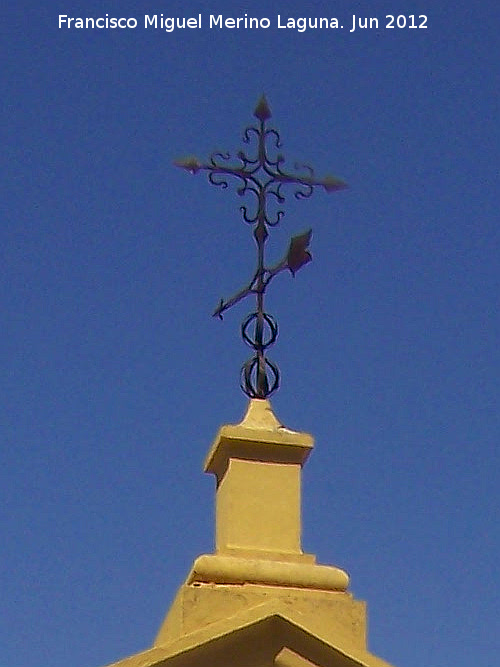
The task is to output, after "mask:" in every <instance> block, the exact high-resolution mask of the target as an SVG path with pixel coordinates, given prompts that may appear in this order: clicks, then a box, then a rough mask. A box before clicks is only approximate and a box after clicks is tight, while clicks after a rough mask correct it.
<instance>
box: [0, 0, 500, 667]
mask: <svg viewBox="0 0 500 667" xmlns="http://www.w3.org/2000/svg"><path fill="white" fill-rule="evenodd" d="M162 12H163V13H164V14H165V15H166V16H167V15H168V16H177V17H188V16H197V15H198V13H202V20H203V23H202V28H201V29H197V30H189V31H188V30H184V31H182V30H177V31H176V32H173V33H167V32H165V31H162V30H156V31H153V30H151V29H148V30H145V29H144V28H143V27H142V21H143V16H144V14H145V13H149V14H154V13H158V14H159V13H162ZM245 12H247V13H248V14H249V15H251V16H256V17H269V18H270V20H271V27H270V28H269V29H268V30H259V31H256V30H253V31H250V30H247V31H245V30H241V29H240V30H239V31H237V30H229V29H224V30H219V29H209V27H208V17H209V15H210V14H212V13H213V14H223V15H224V16H232V17H238V16H240V17H241V16H243V15H244V13H245ZM106 13H108V14H109V16H117V17H120V16H125V17H136V18H137V19H138V21H139V27H138V28H137V29H135V30H131V29H129V30H101V31H98V30H94V31H92V30H76V29H71V30H68V29H59V28H58V15H59V14H66V15H68V16H83V17H98V16H103V15H105V14H106ZM278 14H281V16H282V20H283V19H284V17H321V16H328V17H330V16H336V17H338V18H339V19H340V22H341V24H343V25H344V29H338V30H322V31H320V30H316V31H314V30H308V31H306V32H304V33H299V32H298V31H296V30H291V29H278V28H277V26H276V23H277V15H278ZM353 14H355V15H357V16H363V17H364V16H368V17H377V18H378V19H379V21H380V25H379V29H378V30H377V29H373V30H365V31H361V30H357V31H356V32H354V33H350V32H349V29H348V26H350V24H351V22H352V15H353ZM387 14H394V15H396V16H397V15H406V16H408V15H410V14H415V15H420V14H426V15H427V17H428V18H427V26H428V27H427V29H415V30H409V29H393V30H390V29H386V28H385V22H386V20H385V16H386V15H387ZM0 21H1V28H2V39H1V48H2V51H3V55H2V71H1V74H0V79H1V86H2V88H1V99H2V104H1V107H0V114H1V116H0V121H1V122H0V133H1V145H2V149H1V152H0V167H1V172H2V176H1V182H2V186H3V187H2V191H3V192H2V196H1V199H0V202H1V209H0V213H1V218H0V256H1V261H0V276H1V278H0V313H1V321H2V326H1V329H0V366H1V369H2V382H1V383H0V447H1V465H0V499H1V504H0V529H1V534H2V547H1V552H0V587H1V590H0V666H1V667H17V666H18V665H19V666H21V665H22V667H42V665H43V666H45V665H49V666H50V667H66V666H67V665H68V664H71V666H72V667H99V666H101V665H104V664H107V663H109V662H112V661H115V660H118V659H119V658H121V657H124V656H126V655H129V654H131V653H134V652H137V651H139V650H142V649H144V648H146V647H148V646H149V645H150V644H151V642H152V640H153V637H154V635H155V633H156V631H157V629H158V627H159V625H160V623H161V621H162V619H163V616H164V614H165V613H166V611H167V609H168V607H169V605H170V602H171V600H172V597H173V595H174V593H175V591H176V590H177V587H178V586H179V585H180V583H181V582H182V580H183V577H184V576H185V575H186V574H187V572H188V570H189V568H190V566H191V563H192V561H193V559H194V558H195V557H196V556H197V555H199V554H201V553H208V552H210V551H211V550H212V546H213V509H212V508H213V493H214V483H213V480H212V479H211V478H210V477H209V476H207V475H204V474H203V473H202V462H203V459H204V456H205V454H206V452H207V450H208V447H209V445H210V443H211V441H212V438H213V437H214V435H215V433H216V430H217V428H218V427H219V425H220V424H222V423H228V422H237V421H239V420H240V418H241V417H242V415H243V413H244V410H245V406H246V399H245V397H244V396H243V394H242V393H241V392H240V390H239V387H238V373H239V368H240V365H241V363H242V362H243V361H244V360H245V359H246V358H247V356H248V349H246V348H245V346H244V345H243V343H242V342H241V340H240V338H239V324H240V322H241V319H242V318H243V317H244V316H245V315H246V313H247V312H248V308H249V304H246V305H244V304H240V306H239V307H235V308H234V310H233V311H231V312H229V313H227V316H226V318H225V320H224V322H223V323H221V322H219V321H218V320H215V319H212V318H211V316H210V314H211V312H212V310H213V308H214V307H215V306H216V304H217V302H218V300H219V299H220V297H221V296H229V295H230V294H231V293H232V292H233V291H234V290H236V289H237V288H238V287H240V286H241V285H242V284H243V283H244V282H245V281H246V280H247V279H248V277H249V276H250V274H251V272H252V270H253V267H254V261H255V260H254V245H253V241H252V238H251V233H250V232H251V230H250V228H249V227H248V226H247V225H245V224H243V223H242V221H241V218H240V215H239V212H238V207H239V205H240V204H241V201H240V199H239V198H238V197H237V195H236V194H235V191H234V189H232V190H231V191H224V192H223V191H220V190H218V189H216V188H214V187H212V186H210V185H209V184H208V183H207V181H206V179H205V177H204V176H203V175H198V176H197V177H191V176H190V175H188V174H186V173H184V172H182V171H180V170H178V169H176V168H175V167H173V166H172V162H173V160H174V159H175V158H177V157H179V156H180V155H183V154H186V153H187V154H189V153H196V154H199V155H200V156H201V157H206V156H208V154H209V153H210V152H211V151H212V150H214V149H216V148H220V149H226V150H230V151H233V152H236V151H237V150H239V149H240V148H241V147H242V144H241V141H240V138H241V131H242V129H243V128H244V127H245V126H246V125H247V124H248V123H249V122H251V121H252V111H253V108H254V106H255V103H256V101H257V99H258V97H259V96H260V94H261V93H262V92H265V93H266V94H267V96H268V98H269V101H270V104H271V107H272V111H273V119H272V120H273V123H274V125H275V126H276V127H277V128H279V130H280V131H281V134H282V137H283V141H284V148H283V150H284V152H285V155H286V156H287V157H288V159H289V161H290V163H291V164H293V162H294V161H295V160H299V161H309V162H311V163H312V164H313V165H314V166H315V167H316V169H317V171H318V173H320V174H325V173H329V172H330V173H334V174H336V175H338V176H342V177H344V178H345V179H346V180H347V181H348V183H349V185H350V189H349V190H346V191H345V192H341V193H335V194H331V195H326V194H325V193H323V192H318V193H317V194H315V196H314V197H313V198H312V199H310V200H308V201H303V202H294V201H293V198H291V199H290V198H289V200H288V206H287V209H286V210H287V215H286V217H285V218H284V219H283V221H282V223H281V226H280V228H279V229H276V230H275V231H274V232H273V234H272V235H271V238H270V240H269V257H270V258H271V259H273V258H274V259H278V258H279V257H280V256H281V254H282V252H283V250H284V248H285V247H286V245H287V243H288V239H289V236H290V235H291V234H295V233H297V232H300V231H303V230H304V229H306V228H308V227H309V226H311V227H312V228H313V230H314V236H313V242H312V251H313V254H314V261H313V263H312V264H310V265H308V266H307V267H305V268H304V269H302V270H301V272H300V273H299V274H298V275H297V277H296V278H295V280H292V278H291V277H289V276H288V275H282V276H279V277H278V278H276V280H275V282H274V283H273V289H272V290H271V293H270V298H269V302H270V311H271V312H272V313H273V314H274V315H275V316H276V317H277V319H278V321H279V324H280V338H279V341H278V343H277V345H276V346H275V348H274V349H273V354H272V357H273V359H275V360H276V361H277V362H278V363H279V365H280V368H281V370H282V375H283V382H282V388H281V389H280V391H279V393H278V394H277V395H276V397H275V398H274V399H273V406H274V409H275V412H276V414H277V415H278V417H279V418H280V419H281V420H282V421H283V422H284V423H285V424H286V425H287V426H289V427H290V428H295V429H297V430H304V431H309V432H311V433H313V434H314V436H315V438H316V449H315V451H314V454H313V456H312V457H311V459H310V461H309V463H308V465H307V467H306V469H305V471H304V488H303V496H304V497H303V505H304V511H303V520H304V535H303V546H304V549H305V550H306V551H308V552H312V553H316V555H317V557H318V560H319V562H321V563H327V564H335V565H338V566H341V567H344V568H345V569H347V570H348V571H349V572H350V574H351V577H352V591H353V593H354V594H355V595H356V596H357V597H359V598H361V599H365V600H367V602H368V609H369V636H370V648H371V650H372V651H373V652H375V653H376V654H378V655H380V656H382V657H384V658H386V659H387V660H389V661H390V662H392V663H394V664H395V665H397V666H399V667H422V665H432V667H449V666H450V665H453V666H454V667H466V666H467V667H469V665H470V664H474V665H475V667H490V666H491V665H492V664H495V663H496V662H497V660H498V653H499V651H500V639H499V637H500V632H499V627H498V626H499V623H498V619H499V617H500V603H499V596H498V565H497V560H498V552H499V550H500V536H499V525H498V512H499V508H498V504H499V493H498V469H499V453H498V445H499V430H500V429H499V427H500V419H499V414H500V410H499V407H500V406H499V392H498V376H499V372H500V353H499V346H498V338H499V334H500V317H499V291H500V270H499V254H500V247H499V241H500V234H499V226H498V217H499V214H498V208H499V206H498V177H499V147H500V142H499V123H498V118H499V113H500V108H499V70H500V65H499V64H500V47H499V40H498V26H499V24H500V9H499V5H498V2H493V0H485V1H484V2H481V3H471V2H469V3H454V2H449V1H447V0H444V1H441V2H439V1H437V0H435V1H434V2H430V1H429V0H420V1H419V2H416V1H415V2H406V1H403V0H393V1H392V2H379V1H378V0H375V1H373V0H372V1H370V2H368V1H366V0H360V1H359V2H352V3H350V2H347V1H345V0H339V2H337V3H333V4H332V3H330V2H323V1H317V2H314V1H313V2H309V3H308V4H307V5H306V3H298V2H295V1H292V2H286V3H285V2H282V1H280V2H275V3H264V2H262V1H260V0H256V1H254V2H252V3H247V4H245V3H238V2H229V1H227V0H218V2H216V1H215V0H214V2H211V3H203V2H198V1H194V2H191V3H190V4H189V7H188V8H186V3H185V2H179V1H177V0H172V1H171V2H169V3H159V2H150V3H141V2H129V1H128V0H120V2H118V1H116V0H115V1H113V0H109V2H106V3H104V2H96V1H93V0H87V1H86V2H84V3H83V2H82V3H77V2H74V1H73V0H64V1H60V2H54V3H50V4H49V5H47V3H45V4H39V3H32V2H27V1H26V0H20V1H18V2H16V3H8V5H7V6H6V7H5V8H4V10H3V12H2V16H1V19H0Z"/></svg>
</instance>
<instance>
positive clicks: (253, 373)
mask: <svg viewBox="0 0 500 667" xmlns="http://www.w3.org/2000/svg"><path fill="white" fill-rule="evenodd" d="M254 116H255V118H257V120H258V121H259V122H258V126H255V125H250V126H248V127H246V128H245V129H244V131H243V143H244V144H247V145H249V146H251V145H254V151H255V153H254V155H253V156H252V155H250V156H249V155H248V154H247V153H246V152H245V151H243V150H239V151H238V152H237V153H236V158H235V159H236V160H238V163H233V162H232V158H231V154H230V153H227V152H221V151H216V152H214V153H212V154H211V155H210V158H209V162H208V163H202V162H200V161H199V160H198V158H196V157H192V156H191V157H187V158H184V159H182V160H178V161H177V162H176V165H177V166H179V167H182V168H183V169H186V170H187V171H189V172H190V173H192V174H196V173H198V172H199V171H205V172H207V175H208V180H209V182H210V183H211V184H212V185H215V186H217V187H219V188H221V189H223V190H225V189H227V188H228V187H229V181H230V179H231V178H236V179H237V180H238V181H239V185H238V187H237V190H236V192H237V194H238V195H239V196H241V197H244V196H247V195H251V196H252V195H253V196H254V197H255V200H254V205H253V206H252V207H251V208H249V206H248V205H244V206H240V212H241V214H242V217H243V220H244V221H245V222H246V223H248V224H251V225H255V229H254V238H255V241H256V243H257V268H256V270H255V273H254V275H253V277H252V279H251V281H250V283H249V284H248V285H247V286H245V287H244V288H243V289H241V290H240V291H239V292H237V293H236V294H235V295H234V296H232V297H231V298H229V299H227V300H226V301H224V299H221V301H220V303H219V305H218V306H217V308H216V309H215V312H214V315H216V316H218V317H220V318H221V319H222V317H223V314H224V312H225V311H226V310H228V309H229V308H231V307H232V306H234V305H235V304H236V303H238V302H239V301H241V300H242V299H244V298H245V297H247V296H249V295H250V294H254V295H255V296H256V300H257V310H256V311H255V312H254V313H251V314H250V315H249V316H248V317H247V318H246V319H245V320H244V321H243V324H242V327H241V334H242V338H243V340H244V341H245V343H247V345H250V347H252V348H253V349H254V350H255V356H254V357H252V358H251V359H249V360H248V361H247V362H245V364H244V365H243V367H242V370H241V387H242V389H243V391H244V392H245V393H246V394H247V396H249V397H251V398H267V397H268V396H270V395H271V394H272V393H273V392H274V391H276V389H277V388H278V387H279V383H280V374H279V370H278V367H277V366H276V364H274V363H273V362H272V361H270V360H269V359H268V358H267V357H266V356H265V350H267V348H268V347H270V346H271V345H273V344H274V343H275V341H276V338H277V335H278V325H277V324H276V321H275V319H274V318H273V317H272V316H271V315H269V314H268V313H265V312H264V295H265V292H266V289H267V287H268V285H269V283H270V282H271V280H272V278H274V276H276V275H277V274H278V273H281V272H282V271H284V270H288V271H290V272H291V273H292V275H295V272H296V271H297V270H298V269H299V268H301V267H302V266H304V265H305V264H307V263H308V262H310V261H311V254H310V252H309V250H308V246H309V243H310V240H311V230H308V231H307V232H305V233H304V234H301V235H299V236H294V237H292V239H291V241H290V246H289V249H288V252H287V254H286V255H285V257H284V258H283V259H282V260H281V261H280V262H278V263H277V264H275V265H274V266H272V267H267V266H266V265H265V263H264V246H265V243H266V240H267V237H268V228H271V227H275V226H276V225H278V224H279V222H280V220H281V219H282V218H283V216H284V215H285V211H283V210H282V209H278V210H276V205H281V204H284V203H285V194H284V191H283V189H284V187H285V186H287V185H291V186H293V194H294V197H295V198H296V199H308V198H309V197H311V195H312V193H313V192H314V189H315V188H316V187H322V188H324V190H325V191H326V192H334V191H337V190H342V189H344V188H345V187H347V186H346V184H345V183H344V182H343V181H341V180H340V179H338V178H335V177H333V176H326V177H325V178H323V179H318V178H317V177H316V176H315V173H314V170H313V169H312V167H310V166H309V165H304V164H298V163H296V164H295V165H294V168H295V171H296V172H297V173H289V172H287V171H286V170H285V169H284V164H285V157H284V156H283V155H282V154H281V153H277V154H274V155H271V154H270V152H271V153H275V151H276V150H279V149H280V148H281V147H282V142H281V136H280V134H279V132H278V131H277V130H275V129H274V128H268V127H267V126H266V121H268V120H269V119H270V118H271V110H270V108H269V105H268V103H267V100H266V98H265V97H264V96H263V97H262V98H261V99H260V100H259V102H258V104H257V106H256V108H255V111H254ZM270 199H273V200H274V202H273V208H274V211H269V210H268V203H269V201H270ZM252 324H253V325H254V332H253V335H252V336H251V335H250V333H249V329H250V326H251V325H252Z"/></svg>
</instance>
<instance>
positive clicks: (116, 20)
mask: <svg viewBox="0 0 500 667" xmlns="http://www.w3.org/2000/svg"><path fill="white" fill-rule="evenodd" d="M139 27H142V28H144V29H146V30H163V31H165V32H167V33H169V32H174V30H184V29H188V30H200V29H202V28H205V27H206V28H208V29H219V30H222V29H227V30H235V29H236V30H267V29H269V28H271V27H275V28H280V29H290V30H296V31H297V32H306V30H318V29H319V30H325V29H326V30H329V29H330V30H344V29H347V30H348V31H349V32H355V31H357V30H358V29H359V30H366V29H368V30H381V29H396V30H397V29H419V28H427V27H428V26H427V16H426V15H425V14H399V15H396V14H385V15H384V16H382V17H377V16H357V15H356V14H352V15H351V16H348V17H345V18H343V19H341V18H337V17H307V18H306V17H291V16H282V15H281V14H278V15H277V16H276V17H274V19H273V20H271V19H270V18H268V17H266V16H262V17H259V18H257V17H251V16H248V15H247V14H245V15H244V16H241V17H231V16H226V17H224V16H223V15H222V14H209V16H208V17H202V15H201V14H198V16H193V17H189V18H187V17H175V16H164V15H163V14H145V15H144V17H143V18H141V19H137V18H135V17H133V16H129V17H114V16H109V14H106V15H105V16H100V17H90V16H89V17H74V16H68V15H66V14H59V28H67V29H77V30H81V29H84V30H96V29H97V30H115V29H119V30H120V29H121V30H126V29H129V30H135V29H136V28H139Z"/></svg>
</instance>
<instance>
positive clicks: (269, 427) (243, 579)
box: [115, 399, 390, 667]
mask: <svg viewBox="0 0 500 667" xmlns="http://www.w3.org/2000/svg"><path fill="white" fill-rule="evenodd" d="M312 447H313V440H312V437H311V436H310V435H308V434H307V433H297V432H295V431H291V430H289V429H287V428H285V427H284V426H283V425H282V424H280V422H279V421H278V420H277V419H276V417H275V416H274V414H273V412H272V410H271V406H270V404H269V402H268V401H267V400H261V399H253V400H251V401H250V405H249V408H248V411H247V414H246V416H245V418H244V419H243V421H242V422H241V423H240V424H237V425H226V426H223V427H222V428H221V429H220V430H219V433H218V434H217V437H216V439H215V441H214V443H213V445H212V448H211V449H210V452H209V454H208V457H207V460H206V464H205V471H206V472H210V473H213V474H214V475H215V476H216V479H217V490H216V550H215V553H214V554H207V555H203V556H200V557H198V558H197V559H196V560H195V562H194V564H193V566H192V568H191V571H190V573H189V575H188V577H187V579H186V581H185V583H184V584H183V585H182V586H181V588H180V589H179V592H178V594H177V597H176V598H175V600H174V602H173V604H172V607H171V609H170V611H169V612H168V614H167V617H166V618H165V621H164V622H163V625H162V626H161V628H160V631H159V633H158V635H157V637H156V639H155V642H154V646H153V647H152V648H151V649H149V650H147V651H144V652H142V653H139V654H137V655H135V656H131V657H130V658H126V659H125V660H122V661H120V662H118V663H115V667H235V665H237V667H349V666H355V665H359V666H364V667H390V665H388V663H386V662H384V661H383V660H381V659H380V658H377V657H376V656H374V655H372V654H371V653H369V651H368V650H367V647H366V609H365V604H364V603H363V602H360V601H357V600H354V599H353V597H352V595H351V594H350V593H349V592H348V591H347V586H348V583H349V578H348V576H347V574H346V573H345V572H344V571H343V570H341V569H339V568H336V567H331V566H326V565H318V564H316V562H315V557H314V556H313V555H311V554H304V553H303V551H302V547H301V489H300V483H301V470H302V466H303V465H304V463H305V461H306V459H307V457H308V456H309V454H310V452H311V450H312Z"/></svg>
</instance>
